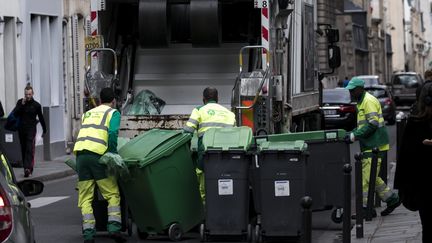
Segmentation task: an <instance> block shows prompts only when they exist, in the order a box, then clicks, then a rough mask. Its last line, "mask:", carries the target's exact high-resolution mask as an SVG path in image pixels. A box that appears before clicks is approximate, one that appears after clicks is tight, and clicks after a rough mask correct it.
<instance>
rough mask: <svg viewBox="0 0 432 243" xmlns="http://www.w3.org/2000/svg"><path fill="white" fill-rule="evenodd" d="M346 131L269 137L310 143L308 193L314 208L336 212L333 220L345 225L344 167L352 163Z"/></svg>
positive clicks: (270, 136)
mask: <svg viewBox="0 0 432 243" xmlns="http://www.w3.org/2000/svg"><path fill="white" fill-rule="evenodd" d="M345 134H346V132H345V130H341V129H339V130H322V131H312V132H299V133H286V134H276V135H269V136H268V137H267V139H268V141H270V142H279V141H296V140H304V141H305V142H306V143H307V144H308V150H309V158H308V169H307V177H308V181H307V190H308V192H309V193H310V195H309V196H311V197H312V200H313V204H312V209H313V210H315V211H317V210H324V209H332V208H333V209H334V210H333V213H332V220H333V221H334V222H335V223H341V222H342V214H343V210H341V209H342V206H343V200H344V193H343V166H344V165H345V164H350V145H349V144H348V143H346V142H345V141H344V137H345Z"/></svg>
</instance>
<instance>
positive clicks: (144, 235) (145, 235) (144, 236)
mask: <svg viewBox="0 0 432 243" xmlns="http://www.w3.org/2000/svg"><path fill="white" fill-rule="evenodd" d="M137 232H138V238H139V239H140V240H145V239H147V238H148V236H149V234H148V233H147V232H145V231H141V230H140V229H139V228H138V227H137Z"/></svg>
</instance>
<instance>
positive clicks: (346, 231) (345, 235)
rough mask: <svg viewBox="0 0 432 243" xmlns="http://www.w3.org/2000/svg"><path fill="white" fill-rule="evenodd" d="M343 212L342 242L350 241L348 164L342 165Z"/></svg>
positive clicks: (348, 242) (349, 166)
mask: <svg viewBox="0 0 432 243" xmlns="http://www.w3.org/2000/svg"><path fill="white" fill-rule="evenodd" d="M343 170H344V207H343V210H344V212H345V213H344V214H343V231H342V241H343V243H350V242H351V171H352V167H351V165H350V164H345V165H344V168H343Z"/></svg>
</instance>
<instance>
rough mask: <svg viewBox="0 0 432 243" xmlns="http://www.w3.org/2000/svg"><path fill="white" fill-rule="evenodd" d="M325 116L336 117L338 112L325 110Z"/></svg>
mask: <svg viewBox="0 0 432 243" xmlns="http://www.w3.org/2000/svg"><path fill="white" fill-rule="evenodd" d="M324 115H336V110H324Z"/></svg>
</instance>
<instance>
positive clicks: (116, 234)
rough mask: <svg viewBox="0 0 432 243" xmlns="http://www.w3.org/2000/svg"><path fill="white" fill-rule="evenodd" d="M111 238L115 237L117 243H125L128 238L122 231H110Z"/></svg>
mask: <svg viewBox="0 0 432 243" xmlns="http://www.w3.org/2000/svg"><path fill="white" fill-rule="evenodd" d="M110 237H111V239H113V240H114V241H115V242H116V243H123V242H126V239H125V238H124V237H123V235H122V234H121V233H120V232H114V233H110Z"/></svg>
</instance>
